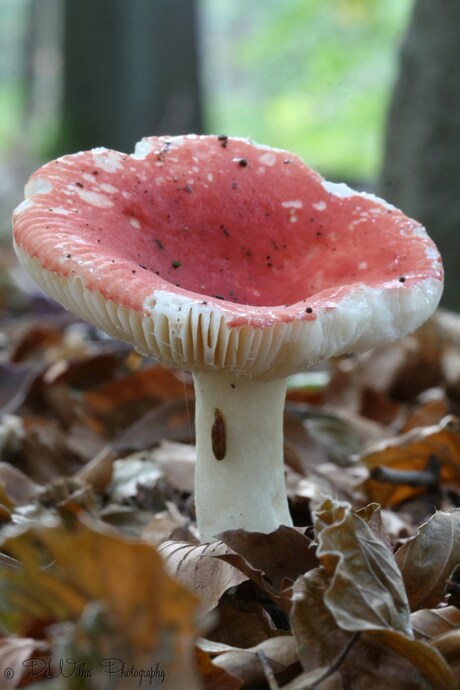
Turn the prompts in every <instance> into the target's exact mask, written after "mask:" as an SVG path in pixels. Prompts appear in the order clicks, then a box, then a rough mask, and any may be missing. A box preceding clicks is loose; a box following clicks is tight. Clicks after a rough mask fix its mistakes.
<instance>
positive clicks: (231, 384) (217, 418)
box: [194, 372, 292, 541]
mask: <svg viewBox="0 0 460 690" xmlns="http://www.w3.org/2000/svg"><path fill="white" fill-rule="evenodd" d="M194 379H195V394H196V452H197V464H196V474H195V503H196V514H197V522H198V529H199V531H200V535H201V538H202V539H203V540H204V541H208V540H210V539H212V538H213V537H214V536H215V535H216V534H219V533H220V532H224V531H225V530H228V529H236V528H244V529H246V530H248V531H251V532H265V533H268V532H272V531H274V530H276V529H277V528H278V527H279V526H280V525H281V524H282V525H292V520H291V516H290V514H289V510H288V503H287V496H286V484H285V479H284V458H283V410H284V399H285V395H286V380H285V379H275V380H273V381H254V380H252V379H239V378H235V377H233V378H232V377H229V376H228V374H224V373H219V372H213V373H204V372H199V373H195V374H194ZM213 425H215V426H214V429H215V432H214V444H213V431H212V430H213ZM213 445H214V448H213ZM222 452H225V455H224V457H223V458H222V459H220V460H219V459H218V458H216V454H217V455H218V456H220V455H221V454H222Z"/></svg>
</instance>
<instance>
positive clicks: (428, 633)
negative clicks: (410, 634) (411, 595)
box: [411, 606, 460, 640]
mask: <svg viewBox="0 0 460 690" xmlns="http://www.w3.org/2000/svg"><path fill="white" fill-rule="evenodd" d="M411 623H412V628H413V630H414V633H415V634H416V635H417V637H419V638H420V639H423V640H432V639H434V638H436V637H438V636H439V635H445V634H446V633H450V632H455V631H457V630H458V629H459V628H460V609H458V608H456V607H455V606H444V607H443V608H438V609H419V610H418V611H415V612H414V613H413V614H412V615H411Z"/></svg>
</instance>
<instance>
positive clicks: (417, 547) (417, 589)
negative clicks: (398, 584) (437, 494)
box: [396, 509, 460, 610]
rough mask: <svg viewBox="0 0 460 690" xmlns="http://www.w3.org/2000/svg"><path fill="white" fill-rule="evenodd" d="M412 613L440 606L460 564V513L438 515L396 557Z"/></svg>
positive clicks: (458, 511)
mask: <svg viewBox="0 0 460 690" xmlns="http://www.w3.org/2000/svg"><path fill="white" fill-rule="evenodd" d="M396 561H397V563H398V565H399V568H400V570H401V572H402V576H403V578H404V584H405V588H406V591H407V596H408V598H409V602H410V606H411V609H412V610H416V609H421V608H431V607H433V606H437V605H438V604H439V603H440V602H441V601H442V599H443V598H444V590H445V586H446V582H447V579H448V578H449V575H450V574H451V572H452V570H453V569H454V567H455V566H456V565H457V564H458V563H460V509H457V510H453V511H451V512H443V511H438V512H437V513H435V514H434V515H433V517H432V518H430V520H428V522H426V523H425V524H424V525H422V526H421V527H420V529H419V530H418V532H417V534H416V536H415V537H414V538H413V539H411V540H410V541H407V542H406V543H405V544H404V545H403V546H401V548H400V549H399V550H398V551H397V553H396Z"/></svg>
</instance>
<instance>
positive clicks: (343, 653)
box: [305, 630, 361, 690]
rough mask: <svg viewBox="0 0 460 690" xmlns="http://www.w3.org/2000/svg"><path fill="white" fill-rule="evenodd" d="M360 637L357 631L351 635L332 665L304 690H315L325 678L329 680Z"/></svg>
mask: <svg viewBox="0 0 460 690" xmlns="http://www.w3.org/2000/svg"><path fill="white" fill-rule="evenodd" d="M360 635H361V631H360V630H358V632H355V633H353V635H352V636H351V637H350V639H349V640H348V642H347V644H346V645H345V647H344V648H343V649H342V651H341V652H340V654H338V655H337V657H336V659H335V661H333V662H332V664H331V665H330V666H329V668H328V669H327V670H326V671H325V672H324V673H323V675H322V676H320V677H319V678H317V679H316V680H315V682H314V683H312V684H311V685H309V686H308V687H307V688H305V690H315V688H317V687H318V686H319V685H320V684H321V683H322V682H323V680H326V678H329V676H332V674H333V673H335V672H336V671H337V669H338V668H339V667H340V665H341V664H342V663H343V662H344V661H345V658H346V656H347V654H348V652H349V651H350V649H351V648H352V647H353V645H354V644H355V642H356V641H357V639H358V637H359V636H360Z"/></svg>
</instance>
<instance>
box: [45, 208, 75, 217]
mask: <svg viewBox="0 0 460 690" xmlns="http://www.w3.org/2000/svg"><path fill="white" fill-rule="evenodd" d="M50 211H52V212H53V213H58V214H59V215H61V216H70V214H71V213H72V211H69V210H68V209H67V208H61V207H60V206H53V208H51V209H50Z"/></svg>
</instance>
